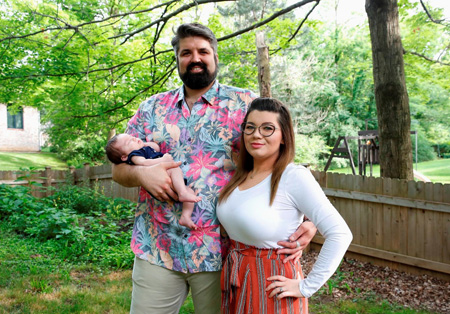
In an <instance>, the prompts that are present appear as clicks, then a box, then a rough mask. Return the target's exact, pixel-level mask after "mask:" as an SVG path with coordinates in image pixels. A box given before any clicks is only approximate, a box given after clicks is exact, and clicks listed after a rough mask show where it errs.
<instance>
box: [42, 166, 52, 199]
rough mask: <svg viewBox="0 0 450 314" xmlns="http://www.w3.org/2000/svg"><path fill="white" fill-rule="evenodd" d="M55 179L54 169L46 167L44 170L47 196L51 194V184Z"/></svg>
mask: <svg viewBox="0 0 450 314" xmlns="http://www.w3.org/2000/svg"><path fill="white" fill-rule="evenodd" d="M52 181H53V171H52V168H51V167H48V166H47V167H45V171H44V187H45V191H44V193H45V196H50V194H51V186H52Z"/></svg>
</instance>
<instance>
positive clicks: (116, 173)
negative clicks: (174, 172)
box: [112, 161, 181, 202]
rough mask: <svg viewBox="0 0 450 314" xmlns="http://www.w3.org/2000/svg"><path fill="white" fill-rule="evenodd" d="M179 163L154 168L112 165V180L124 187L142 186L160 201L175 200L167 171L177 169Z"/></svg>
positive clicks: (158, 165) (163, 164) (164, 163)
mask: <svg viewBox="0 0 450 314" xmlns="http://www.w3.org/2000/svg"><path fill="white" fill-rule="evenodd" d="M180 164H181V162H174V161H172V162H161V163H159V164H157V165H154V166H136V165H135V166H130V165H127V164H119V165H113V167H112V177H113V180H114V181H115V182H117V183H119V184H120V185H123V186H126V187H135V186H142V187H143V188H144V189H146V190H147V191H148V192H150V193H151V194H152V195H153V196H154V197H155V198H156V199H158V200H160V201H165V202H168V201H171V200H177V199H178V197H177V194H176V193H175V192H174V190H173V189H172V180H171V179H170V176H169V175H168V173H167V169H171V168H175V167H179V166H180Z"/></svg>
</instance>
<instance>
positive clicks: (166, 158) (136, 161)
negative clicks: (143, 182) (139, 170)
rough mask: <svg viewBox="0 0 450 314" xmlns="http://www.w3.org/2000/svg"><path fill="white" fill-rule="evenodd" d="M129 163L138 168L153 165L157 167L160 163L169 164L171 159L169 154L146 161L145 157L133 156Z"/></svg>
mask: <svg viewBox="0 0 450 314" xmlns="http://www.w3.org/2000/svg"><path fill="white" fill-rule="evenodd" d="M131 161H132V162H133V163H134V164H135V165H139V166H153V165H157V164H159V163H162V162H171V161H173V158H172V156H171V155H170V154H164V156H162V157H161V158H155V159H146V158H145V157H142V156H133V157H131Z"/></svg>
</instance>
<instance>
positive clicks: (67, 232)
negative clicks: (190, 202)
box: [0, 185, 134, 268]
mask: <svg viewBox="0 0 450 314" xmlns="http://www.w3.org/2000/svg"><path fill="white" fill-rule="evenodd" d="M28 192H29V190H28V188H26V187H20V186H19V187H10V186H6V185H0V220H3V221H6V222H8V224H9V226H10V228H11V230H12V231H14V232H17V233H21V234H24V235H26V236H32V237H34V238H36V239H38V240H40V241H42V242H43V243H46V244H47V245H51V246H53V247H55V248H58V251H59V254H60V255H61V256H63V257H64V258H66V259H68V260H72V261H74V260H78V261H84V262H96V263H98V264H99V265H105V266H109V267H115V268H122V267H125V266H130V265H131V263H132V253H131V251H130V249H129V241H130V237H131V223H132V221H133V215H132V208H133V207H134V204H133V203H132V202H129V201H126V200H123V199H108V198H106V197H105V196H104V195H102V194H101V193H98V192H95V191H94V192H93V191H92V190H90V189H89V188H84V187H77V186H68V187H62V188H61V189H59V190H58V191H57V192H56V193H55V194H54V195H52V196H50V197H46V198H41V199H38V198H35V197H33V196H31V195H30V194H29V193H28Z"/></svg>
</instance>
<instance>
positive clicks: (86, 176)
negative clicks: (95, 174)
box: [83, 163, 91, 187]
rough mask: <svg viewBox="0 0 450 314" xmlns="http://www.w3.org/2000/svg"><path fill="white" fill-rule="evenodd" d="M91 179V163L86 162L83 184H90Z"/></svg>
mask: <svg viewBox="0 0 450 314" xmlns="http://www.w3.org/2000/svg"><path fill="white" fill-rule="evenodd" d="M90 181H91V167H90V165H89V163H85V164H84V173H83V185H84V186H85V187H88V186H90V183H91V182H90Z"/></svg>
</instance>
